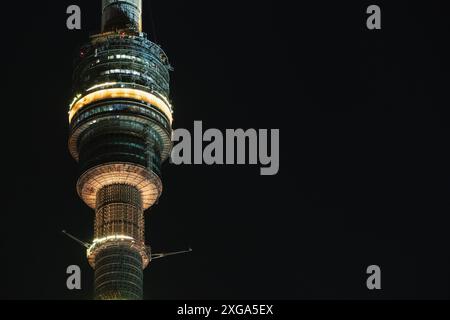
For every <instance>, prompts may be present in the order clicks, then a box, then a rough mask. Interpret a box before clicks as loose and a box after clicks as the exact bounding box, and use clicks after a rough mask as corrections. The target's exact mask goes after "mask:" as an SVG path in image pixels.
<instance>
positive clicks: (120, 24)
mask: <svg viewBox="0 0 450 320" xmlns="http://www.w3.org/2000/svg"><path fill="white" fill-rule="evenodd" d="M118 29H132V30H135V31H137V32H142V0H102V32H108V31H114V30H118Z"/></svg>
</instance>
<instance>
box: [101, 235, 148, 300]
mask: <svg viewBox="0 0 450 320" xmlns="http://www.w3.org/2000/svg"><path fill="white" fill-rule="evenodd" d="M142 297H143V269H142V258H141V256H140V254H139V253H138V252H137V251H136V250H133V249H131V248H130V246H128V245H126V244H120V243H118V244H115V245H112V244H111V245H109V246H108V247H106V248H105V249H103V250H102V251H101V252H100V253H99V254H98V255H97V256H96V258H95V299H96V300H141V299H142Z"/></svg>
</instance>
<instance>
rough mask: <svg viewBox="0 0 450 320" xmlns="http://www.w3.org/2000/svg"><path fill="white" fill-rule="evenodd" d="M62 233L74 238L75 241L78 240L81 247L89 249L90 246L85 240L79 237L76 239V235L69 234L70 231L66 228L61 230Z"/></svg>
mask: <svg viewBox="0 0 450 320" xmlns="http://www.w3.org/2000/svg"><path fill="white" fill-rule="evenodd" d="M62 233H64V234H65V235H66V236H68V237H69V238H70V239H72V240H74V241H75V242H78V243H79V244H81V245H82V246H83V247H85V248H86V249H89V247H90V246H91V245H90V244H89V243H87V242H83V241H81V240H80V239H78V238H77V237H75V236H73V235H71V234H70V233H68V232H67V231H66V230H63V231H62Z"/></svg>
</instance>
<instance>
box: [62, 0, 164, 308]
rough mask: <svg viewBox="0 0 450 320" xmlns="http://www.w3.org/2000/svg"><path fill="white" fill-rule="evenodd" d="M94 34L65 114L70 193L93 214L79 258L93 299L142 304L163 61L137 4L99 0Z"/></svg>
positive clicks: (160, 135) (158, 188)
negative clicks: (73, 187)
mask: <svg viewBox="0 0 450 320" xmlns="http://www.w3.org/2000/svg"><path fill="white" fill-rule="evenodd" d="M102 8H103V12H102V33H101V34H98V35H95V36H92V37H91V41H90V42H89V43H88V44H87V45H85V46H83V47H82V49H81V51H80V57H79V59H78V61H77V64H76V67H75V71H74V99H73V101H72V103H71V105H70V109H69V123H70V137H69V150H70V152H71V154H72V156H73V158H74V159H75V160H76V161H78V162H79V169H80V177H79V179H78V183H77V190H78V194H79V196H80V197H81V199H83V201H84V202H85V203H86V204H87V205H88V206H89V207H91V208H92V209H94V210H95V222H94V225H95V227H94V237H95V238H94V240H93V242H92V245H91V246H90V247H89V249H88V252H87V256H88V260H89V263H90V265H91V266H92V267H93V268H94V270H95V298H96V299H101V300H109V299H133V300H135V299H142V297H143V270H144V269H145V268H146V267H147V266H148V264H149V263H150V260H151V252H150V249H149V247H147V246H146V245H145V230H144V211H145V210H147V209H148V208H150V207H151V206H153V205H154V204H155V202H156V201H157V200H158V198H159V197H160V195H161V193H162V181H161V165H162V163H163V162H164V161H165V160H167V158H168V157H169V155H170V152H171V149H172V141H171V136H172V106H171V105H170V103H169V102H168V97H169V82H170V77H169V71H170V70H171V67H170V64H169V62H168V58H167V56H166V54H165V53H164V51H163V50H162V49H161V48H160V47H159V46H157V45H156V44H154V43H152V42H151V41H149V40H148V39H147V38H146V35H145V34H144V33H142V22H141V21H142V18H141V16H142V0H103V2H102Z"/></svg>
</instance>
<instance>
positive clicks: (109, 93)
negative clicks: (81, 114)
mask: <svg viewBox="0 0 450 320" xmlns="http://www.w3.org/2000/svg"><path fill="white" fill-rule="evenodd" d="M114 98H127V99H134V100H139V101H145V102H147V103H149V104H151V105H152V106H155V107H156V108H158V110H159V111H161V112H162V113H163V114H164V115H165V116H166V117H167V118H168V119H169V121H170V123H171V124H172V121H173V117H172V107H171V106H170V104H169V103H168V102H167V101H164V100H165V99H164V100H163V99H161V98H160V97H157V96H156V95H154V94H152V93H149V92H146V91H142V90H138V89H128V88H111V89H103V90H98V91H95V92H92V93H89V94H88V95H86V96H84V97H83V98H81V99H78V98H76V99H75V101H76V102H75V103H74V104H73V105H72V106H71V109H70V112H69V122H72V119H73V117H74V116H75V114H76V113H77V112H78V111H80V110H81V109H82V108H83V107H85V106H86V105H89V104H91V103H94V102H97V101H101V100H107V99H114ZM77 99H78V100H77Z"/></svg>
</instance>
